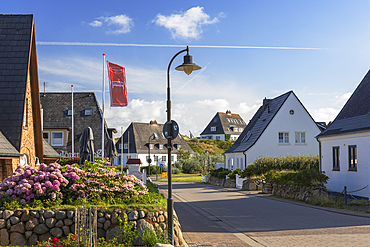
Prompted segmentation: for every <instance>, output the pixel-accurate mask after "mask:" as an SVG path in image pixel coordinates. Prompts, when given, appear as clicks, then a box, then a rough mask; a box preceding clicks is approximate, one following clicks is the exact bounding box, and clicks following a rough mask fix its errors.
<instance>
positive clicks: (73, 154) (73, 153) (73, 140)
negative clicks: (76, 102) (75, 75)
mask: <svg viewBox="0 0 370 247" xmlns="http://www.w3.org/2000/svg"><path fill="white" fill-rule="evenodd" d="M71 90H72V93H71V95H72V158H74V157H75V134H74V126H73V125H74V118H73V117H74V110H73V85H71Z"/></svg>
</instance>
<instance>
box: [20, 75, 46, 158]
mask: <svg viewBox="0 0 370 247" xmlns="http://www.w3.org/2000/svg"><path fill="white" fill-rule="evenodd" d="M25 98H26V100H25V109H24V111H26V113H25V114H23V117H24V118H26V122H25V123H24V124H23V127H22V137H21V147H20V153H21V154H25V155H26V156H27V163H28V164H29V165H34V164H35V158H36V148H35V133H34V131H35V130H34V122H33V121H34V120H33V119H34V118H33V109H32V97H31V83H30V74H29V73H28V76H27V86H26V95H25ZM23 121H25V120H23ZM41 158H42V157H41Z"/></svg>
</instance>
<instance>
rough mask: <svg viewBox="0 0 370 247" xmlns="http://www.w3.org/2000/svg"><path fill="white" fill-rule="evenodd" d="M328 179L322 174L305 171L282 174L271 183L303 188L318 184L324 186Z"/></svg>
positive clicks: (309, 170) (310, 170)
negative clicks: (301, 186) (295, 185)
mask: <svg viewBox="0 0 370 247" xmlns="http://www.w3.org/2000/svg"><path fill="white" fill-rule="evenodd" d="M328 179H329V177H328V176H326V175H325V173H324V172H318V171H314V170H312V169H305V170H303V171H299V172H291V173H282V174H281V175H280V176H278V177H275V178H274V179H273V180H272V181H273V182H275V183H278V184H297V185H303V186H315V185H318V184H319V183H321V184H326V183H327V181H328Z"/></svg>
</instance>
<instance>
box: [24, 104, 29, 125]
mask: <svg viewBox="0 0 370 247" xmlns="http://www.w3.org/2000/svg"><path fill="white" fill-rule="evenodd" d="M27 126H28V99H27V98H26V104H25V105H24V114H23V127H27Z"/></svg>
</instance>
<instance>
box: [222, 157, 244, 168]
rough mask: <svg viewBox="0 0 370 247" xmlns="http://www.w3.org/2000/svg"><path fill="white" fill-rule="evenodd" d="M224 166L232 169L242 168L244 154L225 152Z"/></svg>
mask: <svg viewBox="0 0 370 247" xmlns="http://www.w3.org/2000/svg"><path fill="white" fill-rule="evenodd" d="M225 168H226V169H229V170H231V171H234V170H235V169H237V168H240V169H241V170H244V168H245V156H244V154H243V153H230V154H229V153H228V154H225Z"/></svg>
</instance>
